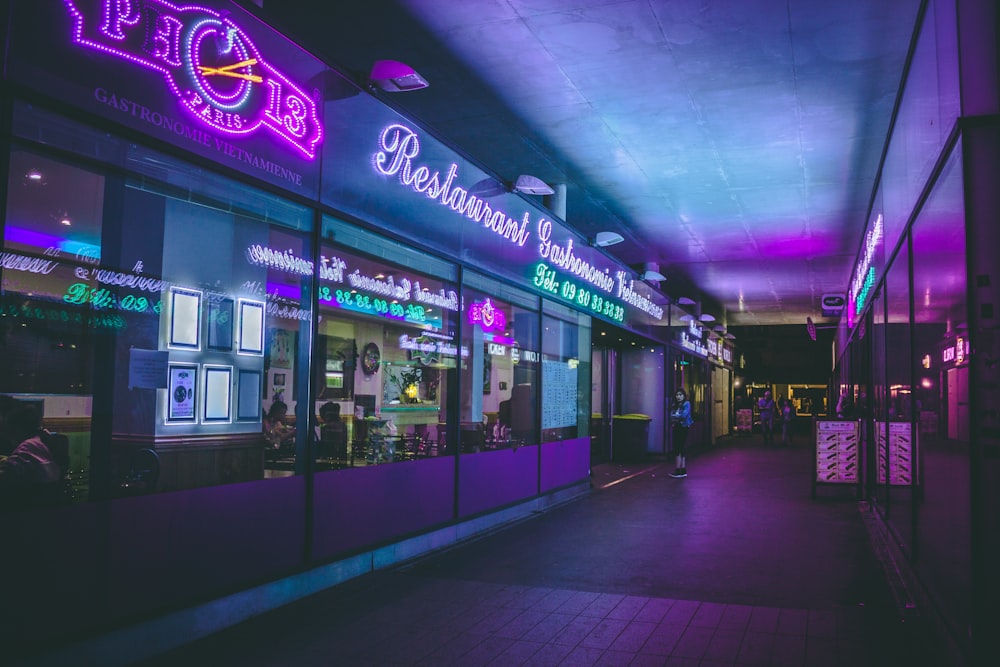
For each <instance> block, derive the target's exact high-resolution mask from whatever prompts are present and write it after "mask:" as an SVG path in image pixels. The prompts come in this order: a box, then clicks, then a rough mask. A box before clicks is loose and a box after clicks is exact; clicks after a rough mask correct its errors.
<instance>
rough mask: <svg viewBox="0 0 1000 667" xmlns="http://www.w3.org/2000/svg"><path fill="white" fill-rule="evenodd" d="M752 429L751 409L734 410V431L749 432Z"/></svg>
mask: <svg viewBox="0 0 1000 667" xmlns="http://www.w3.org/2000/svg"><path fill="white" fill-rule="evenodd" d="M752 431H753V410H750V409H746V408H744V409H740V410H737V411H736V432H737V433H751V432H752Z"/></svg>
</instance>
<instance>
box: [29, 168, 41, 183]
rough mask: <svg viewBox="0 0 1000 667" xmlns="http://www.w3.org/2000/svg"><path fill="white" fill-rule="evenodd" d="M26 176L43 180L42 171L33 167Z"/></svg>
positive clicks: (35, 179)
mask: <svg viewBox="0 0 1000 667" xmlns="http://www.w3.org/2000/svg"><path fill="white" fill-rule="evenodd" d="M25 176H27V177H28V180H29V181H40V180H42V172H40V171H38V170H37V169H32V170H31V171H29V172H28V173H27V174H25Z"/></svg>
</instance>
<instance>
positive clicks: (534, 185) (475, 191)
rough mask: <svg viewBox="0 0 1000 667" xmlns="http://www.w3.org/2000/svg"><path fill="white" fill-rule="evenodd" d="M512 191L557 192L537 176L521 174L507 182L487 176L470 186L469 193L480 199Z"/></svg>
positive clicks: (526, 192)
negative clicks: (511, 181)
mask: <svg viewBox="0 0 1000 667" xmlns="http://www.w3.org/2000/svg"><path fill="white" fill-rule="evenodd" d="M511 192H522V193H524V194H526V195H550V194H552V193H554V192H555V190H553V189H552V188H551V187H549V185H548V183H546V182H545V181H543V180H542V179H540V178H537V177H535V176H528V175H521V176H518V177H517V180H516V181H514V182H513V183H505V182H503V181H500V180H498V179H496V178H492V177H490V176H487V177H486V178H484V179H482V180H480V181H477V182H475V183H473V184H472V187H470V188H469V194H470V195H475V196H476V197H479V198H480V199H488V198H490V197H499V196H500V195H506V194H510V193H511Z"/></svg>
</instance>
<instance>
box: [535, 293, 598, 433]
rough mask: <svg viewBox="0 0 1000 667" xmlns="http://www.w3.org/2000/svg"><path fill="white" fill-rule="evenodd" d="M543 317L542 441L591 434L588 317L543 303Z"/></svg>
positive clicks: (589, 327) (589, 328)
mask: <svg viewBox="0 0 1000 667" xmlns="http://www.w3.org/2000/svg"><path fill="white" fill-rule="evenodd" d="M543 313H544V314H543V315H542V415H541V417H542V419H541V426H542V434H541V441H542V442H552V441H555V440H564V439H568V438H581V437H586V436H588V435H589V434H590V368H591V359H590V338H591V336H590V331H591V326H590V318H589V317H587V316H585V315H580V314H578V313H576V312H575V311H572V310H570V309H568V308H564V307H562V306H558V305H556V304H551V303H548V302H545V303H544V304H543Z"/></svg>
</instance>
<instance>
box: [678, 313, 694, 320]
mask: <svg viewBox="0 0 1000 667" xmlns="http://www.w3.org/2000/svg"><path fill="white" fill-rule="evenodd" d="M693 319H694V315H689V314H688V313H684V314H683V315H681V316H680V321H681V322H690V321H691V320H693Z"/></svg>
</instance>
